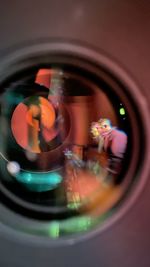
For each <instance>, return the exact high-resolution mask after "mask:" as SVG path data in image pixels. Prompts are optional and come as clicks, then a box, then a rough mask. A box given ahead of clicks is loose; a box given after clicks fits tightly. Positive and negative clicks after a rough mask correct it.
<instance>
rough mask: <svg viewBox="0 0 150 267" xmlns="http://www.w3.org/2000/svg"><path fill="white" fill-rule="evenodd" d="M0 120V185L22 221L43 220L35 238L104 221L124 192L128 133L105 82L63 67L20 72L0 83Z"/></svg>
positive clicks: (125, 116)
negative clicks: (1, 89)
mask: <svg viewBox="0 0 150 267" xmlns="http://www.w3.org/2000/svg"><path fill="white" fill-rule="evenodd" d="M0 121H1V125H3V127H1V128H0V136H1V138H0V153H1V159H0V160H1V164H0V171H1V183H2V185H3V186H4V187H5V188H6V189H7V190H8V191H9V192H11V194H12V196H13V195H14V196H16V197H17V199H18V203H15V205H16V206H17V205H18V206H21V204H19V199H20V200H21V201H23V203H24V207H23V209H22V210H23V214H24V215H25V216H29V217H32V216H33V217H34V216H35V217H36V218H38V219H39V220H40V219H44V220H45V221H46V222H48V224H47V225H48V226H46V227H45V228H43V229H42V230H41V229H40V230H39V231H38V230H35V229H32V231H33V233H34V234H37V233H38V234H39V233H40V234H43V235H49V236H50V237H52V238H58V237H61V236H66V235H70V234H75V233H81V232H85V231H87V230H91V229H93V228H94V227H96V226H97V225H98V224H100V223H101V222H103V221H104V220H105V218H106V217H108V216H110V214H111V213H112V212H113V208H114V207H115V206H116V204H117V203H118V202H119V200H120V199H121V197H122V195H123V193H124V188H123V184H124V176H125V175H124V174H125V172H126V170H127V169H128V164H129V161H130V157H131V153H130V151H131V150H132V142H131V135H132V131H131V127H130V120H129V116H128V111H127V108H126V106H125V103H123V101H122V100H121V99H120V98H119V96H117V95H116V94H115V93H114V91H113V88H111V86H110V85H109V84H107V83H106V82H105V81H104V80H101V79H99V80H98V79H95V80H94V79H93V78H91V77H90V76H89V75H88V74H87V73H86V72H84V71H83V70H80V69H79V68H72V67H70V66H67V65H66V66H65V65H63V66H61V65H59V64H57V66H56V64H55V66H52V65H50V66H48V67H47V66H44V67H43V66H42V67H37V68H33V69H30V70H27V71H25V72H24V73H23V74H22V73H21V74H20V75H18V76H17V78H16V77H12V78H11V79H10V80H9V82H8V83H7V84H6V85H5V88H4V92H3V93H2V95H1V114H0ZM11 201H13V200H11ZM26 203H27V206H26ZM34 207H36V208H37V207H38V211H37V209H36V211H35V209H34Z"/></svg>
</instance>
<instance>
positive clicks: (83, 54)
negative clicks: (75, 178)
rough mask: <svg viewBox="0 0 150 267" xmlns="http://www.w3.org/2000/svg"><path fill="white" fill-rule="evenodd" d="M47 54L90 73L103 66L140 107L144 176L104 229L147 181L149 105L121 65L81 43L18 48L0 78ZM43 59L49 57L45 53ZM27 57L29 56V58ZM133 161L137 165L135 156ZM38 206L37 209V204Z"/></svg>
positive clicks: (122, 210)
mask: <svg viewBox="0 0 150 267" xmlns="http://www.w3.org/2000/svg"><path fill="white" fill-rule="evenodd" d="M41 51H42V53H41ZM46 55H50V57H49V58H50V59H51V58H55V60H56V58H57V60H58V61H59V62H60V59H61V62H62V61H63V60H64V62H66V61H68V62H69V61H73V63H74V64H75V65H76V64H77V62H78V64H80V67H81V65H82V63H83V62H84V63H83V65H84V67H83V68H85V66H86V69H87V70H88V71H90V72H91V71H95V70H97V71H98V72H99V69H103V70H104V74H105V75H108V73H109V76H110V77H111V79H112V77H113V78H115V79H117V80H118V81H119V82H120V84H121V85H123V87H122V88H123V90H124V92H122V93H123V94H124V97H126V98H127V99H128V96H130V99H132V103H135V107H138V106H140V114H139V115H140V117H141V123H142V127H143V132H144V134H145V138H144V140H145V146H144V159H143V162H141V166H140V169H138V175H139V176H140V173H142V175H143V172H144V175H143V176H144V179H143V178H142V179H141V180H140V179H139V182H138V183H137V185H136V190H135V188H134V194H133V195H132V196H131V194H130V196H129V197H128V201H126V205H122V208H121V209H120V211H119V212H117V213H116V215H114V216H113V217H111V218H110V219H109V220H107V223H106V224H104V226H103V227H102V228H104V227H105V226H106V225H108V224H109V223H110V222H111V221H114V220H115V218H116V217H118V216H119V214H122V213H124V211H125V210H127V209H128V207H129V206H130V205H131V203H132V202H133V201H134V200H135V199H136V197H137V195H139V192H141V190H142V188H143V186H142V185H144V184H145V181H146V177H147V174H148V170H149V168H148V166H147V164H146V162H148V159H149V154H148V149H149V145H150V144H149V139H148V138H147V137H148V134H149V131H150V129H149V124H148V108H147V104H146V99H145V97H144V96H143V95H141V92H140V90H139V89H138V87H137V85H136V84H135V83H134V82H133V81H132V79H130V78H129V76H128V74H126V72H124V71H123V70H122V68H120V67H119V66H118V65H117V64H115V63H114V62H113V61H112V60H111V59H109V58H108V57H107V56H105V55H103V54H100V53H99V52H96V51H95V50H91V49H90V48H87V47H86V48H85V47H83V46H80V45H74V44H69V43H55V42H50V43H46V44H41V45H33V46H31V47H28V48H24V49H22V50H20V51H19V52H18V53H16V54H15V53H14V54H12V56H11V57H10V58H9V59H8V58H7V59H6V60H5V62H3V63H2V65H1V66H3V72H1V77H2V79H4V80H5V79H7V78H8V77H10V76H11V75H12V74H13V73H16V72H17V71H18V69H20V67H21V68H22V69H23V68H24V67H25V68H27V67H29V66H30V67H31V66H33V65H34V64H37V62H39V59H40V58H43V56H46ZM46 58H48V56H47V57H46ZM24 59H25V62H26V64H25V66H23V62H24ZM27 59H29V61H28V60H27ZM35 59H36V60H35ZM72 59H73V60H72ZM35 61H37V62H35ZM28 64H29V65H28ZM12 66H13V73H12ZM4 72H5V74H6V73H7V75H8V77H6V76H5V75H3V74H4ZM2 73H3V74H2ZM107 78H108V77H107ZM2 79H1V81H2ZM119 92H120V91H118V92H117V93H119ZM131 112H132V111H131ZM132 114H133V117H134V116H135V115H136V114H134V112H133V113H132ZM131 116H132V115H131ZM139 119H140V118H139ZM136 122H137V121H136ZM133 123H134V119H133ZM133 125H134V126H135V128H136V129H138V126H137V124H135V123H134V124H133ZM135 162H136V164H137V158H136V160H135ZM133 169H134V170H132V171H135V166H134V167H133ZM130 174H131V170H130ZM125 180H126V179H125ZM7 193H8V192H7ZM17 201H18V200H17ZM37 208H38V210H39V207H37ZM35 211H36V209H35ZM23 212H24V211H23ZM102 228H101V229H102Z"/></svg>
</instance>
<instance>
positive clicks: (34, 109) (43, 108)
mask: <svg viewBox="0 0 150 267" xmlns="http://www.w3.org/2000/svg"><path fill="white" fill-rule="evenodd" d="M33 100H34V101H33ZM35 100H36V101H35ZM36 102H37V103H36ZM26 121H27V124H28V135H29V143H28V149H29V150H31V151H32V152H35V153H40V152H41V151H43V150H47V149H46V147H47V146H48V144H47V140H46V135H45V132H46V131H49V133H50V134H51V132H50V131H52V126H53V125H54V122H55V111H54V108H53V107H52V105H51V104H50V102H49V101H48V100H47V99H45V98H44V97H37V98H35V97H34V99H32V101H31V103H29V105H28V112H27V114H26ZM46 133H47V132H46Z"/></svg>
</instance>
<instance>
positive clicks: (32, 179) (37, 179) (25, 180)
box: [15, 171, 62, 192]
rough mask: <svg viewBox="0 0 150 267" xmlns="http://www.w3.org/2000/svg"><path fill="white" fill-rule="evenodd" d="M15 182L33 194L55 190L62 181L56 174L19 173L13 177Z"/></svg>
mask: <svg viewBox="0 0 150 267" xmlns="http://www.w3.org/2000/svg"><path fill="white" fill-rule="evenodd" d="M15 178H16V180H17V181H18V182H19V183H21V184H22V185H24V186H25V187H26V188H27V189H29V190H30V191H34V192H45V191H48V190H52V189H54V188H56V187H57V186H58V185H59V184H60V183H61V181H62V176H61V175H60V174H59V173H58V172H47V173H43V172H41V173H40V172H39V173H33V172H25V171H20V172H19V173H17V174H16V175H15Z"/></svg>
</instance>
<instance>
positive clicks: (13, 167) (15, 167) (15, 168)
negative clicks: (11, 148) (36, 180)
mask: <svg viewBox="0 0 150 267" xmlns="http://www.w3.org/2000/svg"><path fill="white" fill-rule="evenodd" d="M7 170H8V172H9V173H10V174H12V175H14V174H17V173H19V172H20V165H19V163H18V162H15V161H10V162H8V164H7Z"/></svg>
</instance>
